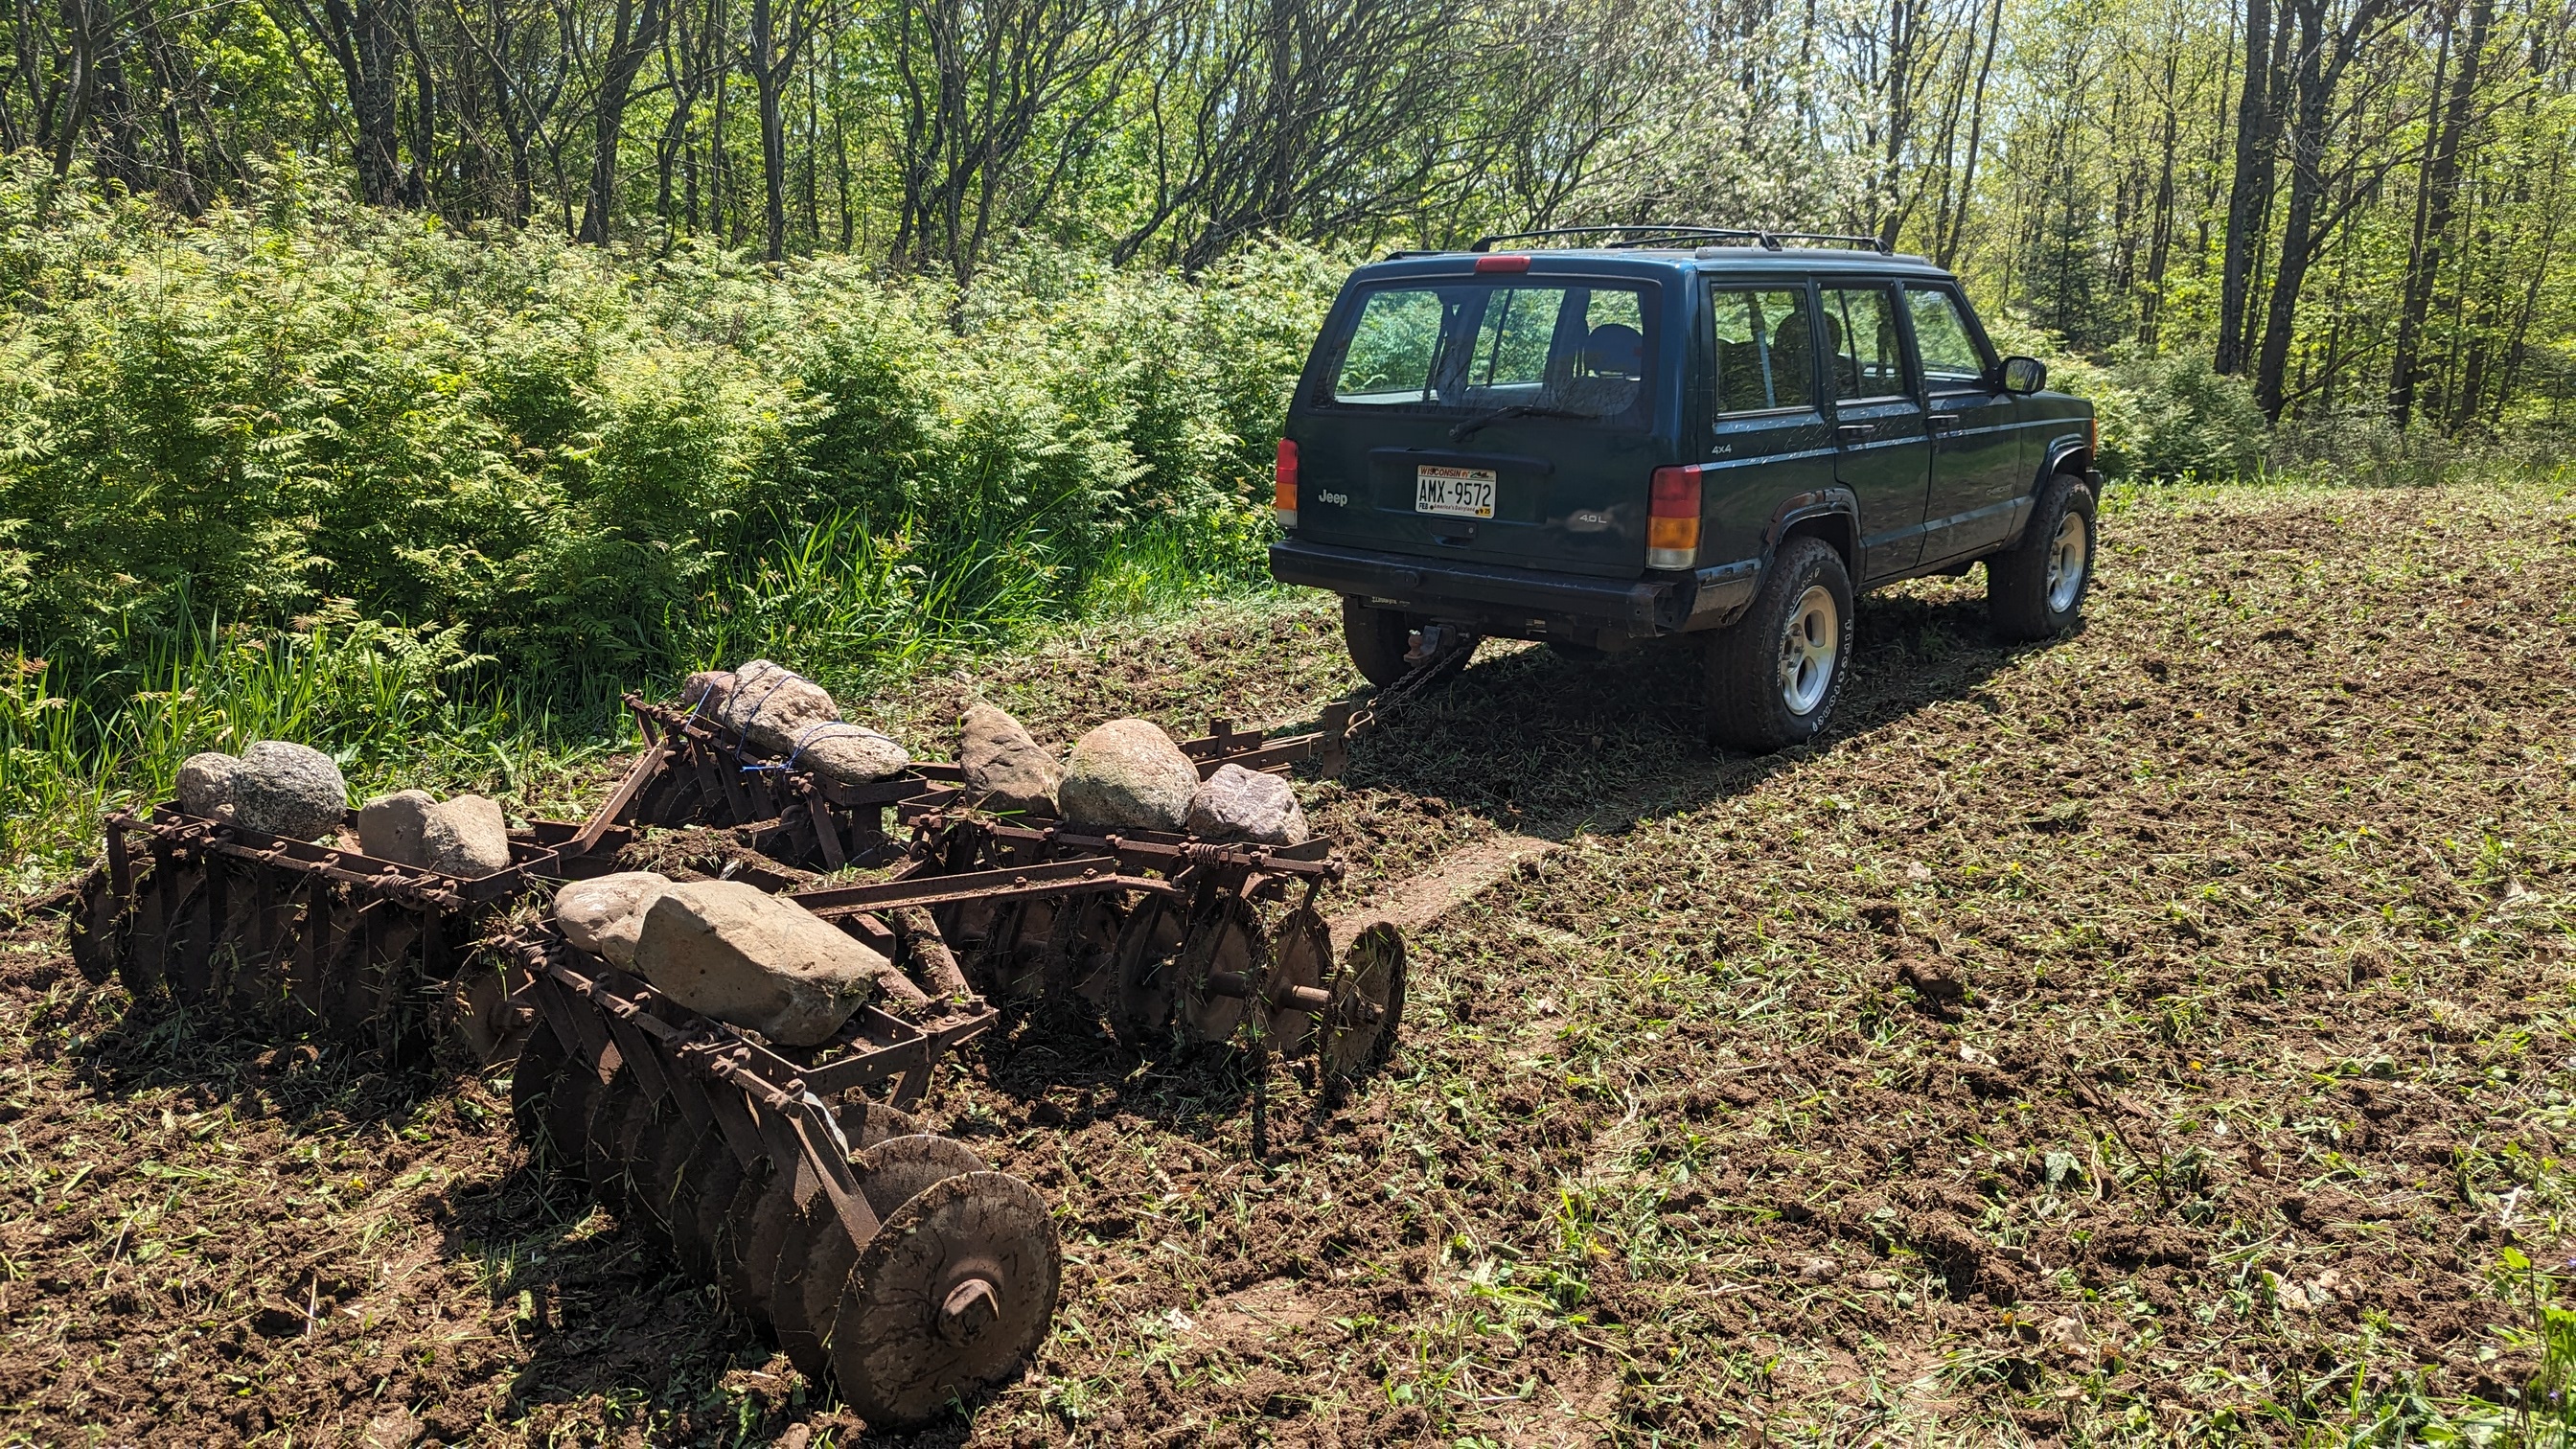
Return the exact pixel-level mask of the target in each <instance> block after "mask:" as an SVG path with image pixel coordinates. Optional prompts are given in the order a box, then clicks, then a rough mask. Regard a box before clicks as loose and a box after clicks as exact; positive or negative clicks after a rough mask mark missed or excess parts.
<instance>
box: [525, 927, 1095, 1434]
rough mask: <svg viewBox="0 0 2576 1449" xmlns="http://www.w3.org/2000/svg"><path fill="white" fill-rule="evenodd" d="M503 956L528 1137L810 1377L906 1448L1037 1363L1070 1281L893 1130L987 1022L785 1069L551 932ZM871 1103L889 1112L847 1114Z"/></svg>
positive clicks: (875, 1021) (971, 1184)
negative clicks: (520, 979) (517, 1034)
mask: <svg viewBox="0 0 2576 1449" xmlns="http://www.w3.org/2000/svg"><path fill="white" fill-rule="evenodd" d="M505 949H507V950H508V951H509V952H510V953H512V954H513V955H514V956H515V957H516V958H517V960H518V961H519V962H520V963H521V965H522V966H523V967H524V969H525V970H526V972H527V973H528V976H529V980H530V987H529V994H530V996H531V997H532V999H533V1000H534V1002H535V1004H536V1007H537V1012H538V1022H537V1025H536V1027H535V1028H534V1030H533V1031H532V1032H531V1033H530V1036H529V1040H528V1044H527V1048H526V1050H525V1051H523V1052H522V1053H521V1055H520V1059H519V1064H518V1067H517V1069H516V1074H515V1076H514V1078H513V1080H512V1084H511V1097H512V1109H513V1113H514V1115H515V1116H516V1117H517V1119H518V1125H519V1130H520V1132H521V1135H522V1136H524V1137H525V1138H526V1139H527V1140H528V1141H529V1142H530V1143H531V1144H532V1145H534V1147H535V1148H536V1150H537V1152H538V1153H539V1155H540V1157H541V1158H542V1159H543V1160H545V1161H547V1162H548V1163H550V1164H551V1165H553V1166H554V1167H556V1168H557V1169H558V1170H561V1171H564V1172H566V1173H569V1174H573V1175H577V1176H579V1177H581V1178H583V1179H585V1180H586V1181H587V1182H588V1183H589V1185H590V1187H591V1189H592V1190H593V1191H594V1192H595V1193H596V1194H597V1195H598V1196H599V1198H600V1199H601V1200H602V1201H603V1202H604V1203H606V1204H607V1205H609V1206H610V1207H611V1208H612V1209H614V1210H617V1211H619V1212H620V1213H621V1214H622V1215H624V1216H626V1217H627V1218H629V1219H630V1220H632V1221H635V1222H639V1223H641V1224H643V1225H644V1226H645V1227H646V1228H647V1229H648V1230H649V1231H651V1232H652V1233H654V1234H655V1235H656V1236H658V1237H660V1238H661V1239H662V1241H663V1242H664V1243H665V1245H666V1246H667V1247H668V1248H669V1249H670V1251H671V1254H672V1256H673V1257H674V1259H675V1260H677V1261H678V1262H679V1263H680V1264H681V1265H682V1266H683V1267H684V1268H685V1269H686V1270H687V1271H689V1272H690V1273H691V1274H693V1275H694V1276H696V1277H698V1278H699V1279H701V1280H703V1281H706V1282H709V1283H713V1284H716V1285H717V1286H719V1287H721V1288H722V1289H723V1290H724V1291H725V1292H726V1294H727V1295H728V1297H730V1298H731V1299H732V1300H733V1301H734V1302H736V1303H738V1304H740V1305H741V1306H742V1307H743V1308H744V1309H746V1310H747V1311H748V1312H749V1313H750V1314H751V1315H752V1316H753V1317H754V1318H755V1319H756V1320H757V1321H759V1322H760V1323H761V1324H762V1325H763V1326H765V1327H766V1328H768V1329H769V1330H770V1332H771V1333H772V1334H773V1335H774V1336H775V1337H776V1338H777V1340H778V1343H779V1346H780V1347H781V1348H783V1349H784V1350H786V1352H787V1354H788V1356H789V1358H790V1359H791V1360H792V1361H793V1362H794V1363H795V1364H796V1366H797V1368H798V1369H799V1370H801V1371H802V1372H804V1373H805V1374H806V1376H807V1377H808V1378H810V1379H812V1380H814V1381H815V1382H817V1383H823V1382H830V1383H832V1384H833V1385H835V1386H836V1387H837V1388H838V1390H839V1392H840V1394H841V1397H842V1398H843V1400H844V1401H846V1402H847V1403H849V1404H850V1405H851V1407H853V1408H855V1409H856V1410H857V1411H858V1412H859V1413H860V1414H861V1415H863V1416H864V1417H866V1418H867V1419H868V1420H869V1421H870V1423H871V1424H872V1425H875V1424H884V1425H889V1426H903V1425H910V1424H918V1423H921V1422H923V1421H925V1420H927V1419H929V1418H932V1417H934V1416H935V1415H937V1414H938V1413H939V1412H940V1411H941V1410H943V1409H944V1408H945V1407H946V1406H947V1405H948V1404H949V1403H950V1402H951V1401H952V1400H953V1399H957V1398H961V1397H972V1396H974V1395H975V1394H977V1393H979V1392H981V1391H983V1390H985V1389H989V1388H991V1387H992V1386H994V1385H995V1384H998V1383H1000V1382H1002V1381H1003V1380H1005V1379H1007V1378H1009V1377H1010V1376H1012V1375H1013V1374H1015V1373H1017V1372H1018V1371H1019V1368H1020V1366H1021V1364H1022V1363H1024V1362H1025V1361H1026V1359H1027V1358H1028V1356H1029V1354H1030V1353H1032V1352H1034V1351H1035V1349H1036V1346H1037V1343H1038V1341H1039V1339H1040V1338H1042V1337H1043V1336H1044V1334H1045V1332H1046V1328H1047V1324H1048V1322H1049V1321H1050V1320H1051V1319H1052V1317H1053V1315H1054V1311H1055V1302H1056V1294H1057V1291H1058V1287H1059V1284H1060V1281H1061V1277H1062V1271H1063V1269H1062V1254H1061V1250H1060V1248H1059V1245H1058V1242H1057V1238H1056V1233H1055V1227H1054V1224H1053V1223H1052V1221H1050V1219H1049V1218H1048V1215H1047V1209H1046V1203H1045V1201H1044V1200H1043V1199H1042V1198H1040V1197H1039V1196H1038V1194H1037V1193H1036V1191H1035V1190H1033V1189H1032V1188H1030V1187H1029V1186H1028V1184H1026V1183H1024V1182H1022V1181H1021V1180H1020V1179H1018V1178H1016V1177H1012V1176H1010V1175H1008V1174H1005V1173H998V1172H993V1171H991V1170H989V1169H988V1168H987V1167H986V1166H985V1164H984V1162H983V1160H982V1159H981V1158H979V1157H977V1156H976V1154H975V1153H974V1151H973V1150H972V1149H971V1148H969V1147H967V1146H966V1145H965V1144H964V1143H961V1142H958V1141H956V1140H954V1139H953V1138H947V1137H939V1136H933V1135H930V1134H927V1133H924V1132H922V1131H921V1129H920V1126H919V1124H918V1123H916V1122H915V1121H914V1120H913V1119H912V1117H911V1115H910V1114H909V1113H908V1112H906V1111H905V1110H904V1107H905V1106H906V1105H909V1104H911V1103H913V1102H917V1101H918V1100H919V1099H920V1095H921V1092H922V1089H923V1087H924V1086H925V1085H926V1084H927V1081H928V1078H929V1074H930V1071H931V1069H932V1067H933V1066H934V1065H935V1064H936V1063H937V1061H938V1060H939V1058H940V1056H941V1055H942V1054H943V1053H945V1052H946V1051H947V1050H949V1049H950V1048H952V1047H954V1046H955V1045H956V1044H957V1043H959V1042H961V1041H964V1040H966V1039H967V1038H969V1037H972V1036H974V1035H976V1034H978V1033H980V1032H982V1031H984V1030H985V1029H986V1028H988V1027H989V1026H990V1025H991V1024H992V1022H993V1021H994V1019H995V1017H994V1013H993V1012H991V1011H990V1010H987V1009H982V1008H980V1007H959V1008H955V1009H952V1010H950V1011H949V1012H947V1013H946V1014H944V1015H942V1016H941V1017H939V1018H936V1019H934V1020H932V1021H928V1022H924V1023H921V1024H918V1025H915V1024H911V1023H906V1022H902V1021H899V1020H897V1019H895V1018H893V1017H891V1016H888V1015H886V1014H884V1013H882V1012H877V1011H873V1010H867V1011H863V1012H862V1013H861V1014H860V1016H859V1017H857V1018H854V1019H853V1022H852V1024H851V1025H850V1026H848V1027H846V1028H844V1029H843V1032H842V1033H841V1036H840V1037H839V1038H838V1039H836V1041H835V1042H833V1043H832V1044H830V1045H827V1046H826V1047H823V1048H817V1049H814V1050H811V1051H806V1052H798V1053H795V1054H794V1056H795V1057H797V1058H801V1059H802V1060H791V1059H790V1057H789V1055H787V1054H785V1053H784V1052H783V1051H782V1049H775V1048H772V1047H770V1046H768V1045H765V1044H763V1043H762V1042H760V1041H759V1040H758V1039H757V1038H755V1037H753V1036H751V1035H750V1034H748V1033H745V1032H742V1031H740V1030H738V1029H736V1028H733V1027H730V1026H727V1025H724V1024H723V1023H720V1022H716V1021H712V1020H709V1019H707V1018H705V1017H701V1016H697V1015H695V1014H694V1013H691V1012H688V1011H686V1010H684V1009H682V1008H680V1007H679V1006H677V1005H676V1004H675V1003H673V1002H671V1001H669V1000H668V999H667V998H664V997H662V996H661V995H659V994H658V993H656V992H655V991H653V990H652V989H651V988H650V987H649V986H647V985H645V984H644V983H643V982H642V981H640V980H637V979H636V978H634V977H632V976H629V975H627V974H625V973H623V972H621V971H619V970H617V969H616V968H615V967H613V966H610V965H608V964H607V963H606V962H604V961H601V960H600V959H599V958H597V957H594V956H589V955H587V954H585V953H583V952H580V951H578V950H575V949H574V948H573V947H571V946H570V945H568V944H566V943H565V942H564V941H563V940H562V939H561V937H559V936H557V935H556V934H555V933H554V932H553V930H552V928H551V927H547V926H542V925H540V926H532V927H528V928H524V929H522V930H521V931H519V932H517V933H514V934H513V935H512V936H511V937H510V938H509V940H508V942H507V943H506V946H505ZM871 1088H884V1089H890V1093H889V1094H890V1097H891V1101H890V1102H874V1101H869V1100H865V1099H863V1098H856V1097H855V1094H856V1093H858V1092H860V1091H862V1090H865V1089H871ZM845 1095H848V1096H851V1097H852V1098H853V1100H849V1101H848V1102H847V1103H846V1105H843V1106H841V1107H839V1108H838V1109H835V1107H834V1106H833V1105H832V1103H831V1100H830V1099H832V1098H834V1097H839V1096H845Z"/></svg>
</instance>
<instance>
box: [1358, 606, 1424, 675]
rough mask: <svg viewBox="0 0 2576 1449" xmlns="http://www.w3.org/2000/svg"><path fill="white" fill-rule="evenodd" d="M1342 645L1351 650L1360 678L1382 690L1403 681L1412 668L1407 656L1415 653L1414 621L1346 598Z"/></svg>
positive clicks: (1396, 611) (1391, 610)
mask: <svg viewBox="0 0 2576 1449" xmlns="http://www.w3.org/2000/svg"><path fill="white" fill-rule="evenodd" d="M1342 642H1343V644H1345V645H1346V646H1348V647H1349V649H1350V651H1351V663H1353V664H1354V665H1357V666H1358V667H1359V671H1360V677H1361V678H1363V679H1366V680H1367V681H1368V682H1369V683H1371V684H1374V685H1376V686H1377V687H1378V688H1380V689H1384V688H1386V687H1387V686H1388V685H1390V684H1393V683H1395V682H1396V681H1397V680H1399V679H1402V678H1403V677H1404V676H1405V672H1406V671H1407V670H1408V669H1410V668H1411V667H1412V666H1411V665H1408V664H1406V663H1405V662H1404V656H1405V655H1406V654H1408V653H1411V652H1412V650H1413V621H1412V620H1411V619H1410V618H1408V617H1407V616H1406V615H1405V614H1404V613H1403V611H1401V610H1398V609H1381V608H1378V607H1377V606H1375V605H1373V604H1371V603H1370V602H1369V601H1368V600H1366V599H1353V598H1344V599H1343V600H1342Z"/></svg>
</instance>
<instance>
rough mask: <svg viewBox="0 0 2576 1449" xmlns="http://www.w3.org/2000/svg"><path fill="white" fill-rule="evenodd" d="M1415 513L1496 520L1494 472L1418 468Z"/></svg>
mask: <svg viewBox="0 0 2576 1449" xmlns="http://www.w3.org/2000/svg"><path fill="white" fill-rule="evenodd" d="M1413 511H1414V512H1416V513H1446V514H1450V515H1452V516H1455V517H1458V518H1491V517H1493V516H1494V470H1493V469H1491V468H1433V467H1428V466H1424V467H1419V468H1416V469H1414V470H1413Z"/></svg>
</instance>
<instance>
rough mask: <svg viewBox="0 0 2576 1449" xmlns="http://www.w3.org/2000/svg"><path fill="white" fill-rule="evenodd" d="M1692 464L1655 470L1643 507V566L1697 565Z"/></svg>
mask: <svg viewBox="0 0 2576 1449" xmlns="http://www.w3.org/2000/svg"><path fill="white" fill-rule="evenodd" d="M1699 479H1700V466H1699V465H1698V464H1696V463H1691V464H1686V465H1683V466H1681V467H1675V468H1657V469H1656V470H1655V477H1654V482H1653V484H1652V486H1651V490H1650V494H1649V499H1650V501H1649V502H1648V504H1647V507H1646V567H1648V568H1650V569H1686V568H1690V567H1692V566H1693V565H1695V564H1697V563H1698V562H1699Z"/></svg>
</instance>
